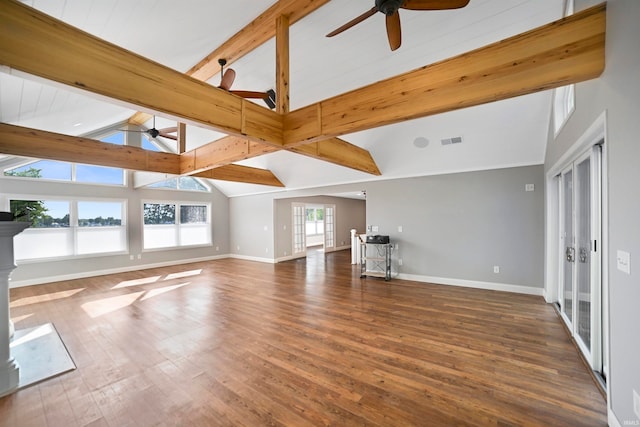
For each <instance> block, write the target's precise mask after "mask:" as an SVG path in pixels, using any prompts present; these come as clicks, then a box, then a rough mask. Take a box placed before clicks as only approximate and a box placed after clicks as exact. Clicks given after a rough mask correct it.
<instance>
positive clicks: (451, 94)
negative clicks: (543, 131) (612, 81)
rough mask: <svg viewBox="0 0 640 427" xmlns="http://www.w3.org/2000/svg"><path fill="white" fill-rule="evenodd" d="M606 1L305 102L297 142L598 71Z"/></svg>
mask: <svg viewBox="0 0 640 427" xmlns="http://www.w3.org/2000/svg"><path fill="white" fill-rule="evenodd" d="M605 24H606V4H601V5H599V6H594V7H592V8H590V9H586V10H584V11H581V12H578V13H576V14H575V15H572V16H570V17H567V18H564V19H561V20H559V21H555V22H553V23H551V24H548V25H544V26H542V27H539V28H537V29H534V30H531V31H528V32H525V33H523V34H520V35H517V36H514V37H511V38H508V39H505V40H502V41H500V42H498V43H494V44H491V45H488V46H486V47H483V48H480V49H476V50H474V51H471V52H468V53H465V54H462V55H459V56H456V57H453V58H451V59H448V60H445V61H442V62H438V63H435V64H433V65H429V66H425V67H422V68H419V69H417V70H414V71H410V72H408V73H405V74H402V75H399V76H396V77H393V78H390V79H387V80H384V81H381V82H378V83H374V84H372V85H369V86H365V87H363V88H361V89H356V90H354V91H351V92H348V93H345V94H343V95H338V96H336V97H333V98H330V99H327V100H324V101H321V102H319V103H316V104H313V105H310V106H307V107H304V108H301V109H299V110H296V111H294V112H291V113H289V114H288V115H287V117H286V119H285V132H284V135H285V143H286V145H287V146H295V145H297V144H300V143H305V142H311V141H318V140H322V139H326V138H330V137H335V136H339V135H343V134H347V133H352V132H357V131H362V130H365V129H370V128H374V127H378V126H382V125H388V124H392V123H398V122H401V121H405V120H410V119H415V118H419V117H425V116H428V115H433V114H439V113H444V112H447V111H452V110H457V109H460V108H465V107H471V106H474V105H480V104H484V103H488V102H493V101H498V100H503V99H507V98H512V97H515V96H520V95H526V94H529V93H533V92H537V91H541V90H547V89H551V88H555V87H559V86H564V85H567V84H570V83H577V82H581V81H585V80H589V79H593V78H596V77H598V76H599V75H600V74H601V73H602V71H603V70H604V65H605V55H604V51H605V29H606V28H605V27H606V25H605Z"/></svg>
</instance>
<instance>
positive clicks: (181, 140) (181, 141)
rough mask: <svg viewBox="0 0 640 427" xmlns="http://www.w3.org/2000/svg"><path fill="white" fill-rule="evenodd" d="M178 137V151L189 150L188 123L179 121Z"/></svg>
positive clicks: (180, 152)
mask: <svg viewBox="0 0 640 427" xmlns="http://www.w3.org/2000/svg"><path fill="white" fill-rule="evenodd" d="M177 137H178V139H177V141H176V143H177V144H178V153H179V154H182V153H184V152H185V151H187V125H186V124H185V123H180V122H178V131H177Z"/></svg>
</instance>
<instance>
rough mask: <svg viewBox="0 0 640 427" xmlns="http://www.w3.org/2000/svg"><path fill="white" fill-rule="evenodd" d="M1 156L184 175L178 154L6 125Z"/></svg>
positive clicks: (1, 125)
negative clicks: (181, 172)
mask: <svg viewBox="0 0 640 427" xmlns="http://www.w3.org/2000/svg"><path fill="white" fill-rule="evenodd" d="M0 153H2V154H9V155H13V156H24V157H35V158H38V159H50V160H61V161H65V162H75V163H86V164H89V165H99V166H111V167H116V168H123V169H130V170H136V171H147V172H161V173H170V174H179V173H180V156H179V155H178V154H173V153H158V152H155V151H148V150H144V149H142V148H138V147H132V146H128V145H115V144H109V143H107V142H101V141H96V140H93V139H88V138H79V137H75V136H68V135H62V134H58V133H53V132H46V131H41V130H36V129H30V128H25V127H21V126H15V125H8V124H4V123H0Z"/></svg>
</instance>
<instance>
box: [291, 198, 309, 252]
mask: <svg viewBox="0 0 640 427" xmlns="http://www.w3.org/2000/svg"><path fill="white" fill-rule="evenodd" d="M291 215H292V221H291V223H292V224H293V227H292V231H293V242H292V243H293V245H292V246H293V248H292V254H293V255H306V253H307V241H306V229H305V225H306V220H307V214H306V210H305V206H304V203H293V204H292V205H291Z"/></svg>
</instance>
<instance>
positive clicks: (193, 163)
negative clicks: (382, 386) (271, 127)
mask: <svg viewBox="0 0 640 427" xmlns="http://www.w3.org/2000/svg"><path fill="white" fill-rule="evenodd" d="M272 151H277V148H275V147H273V146H270V145H267V144H258V143H254V142H252V141H249V140H248V139H246V138H242V137H237V136H226V137H224V138H221V139H219V140H217V141H213V142H211V143H209V144H206V145H203V146H201V147H198V148H196V149H194V150H190V151H187V152H186V153H184V154H182V156H181V161H180V170H181V173H182V174H189V175H192V174H195V173H200V172H203V171H205V170H208V169H213V168H217V167H220V166H225V165H228V164H231V163H233V162H237V161H239V160H244V159H248V158H250V157H255V156H259V155H261V154H266V153H269V152H272Z"/></svg>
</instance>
